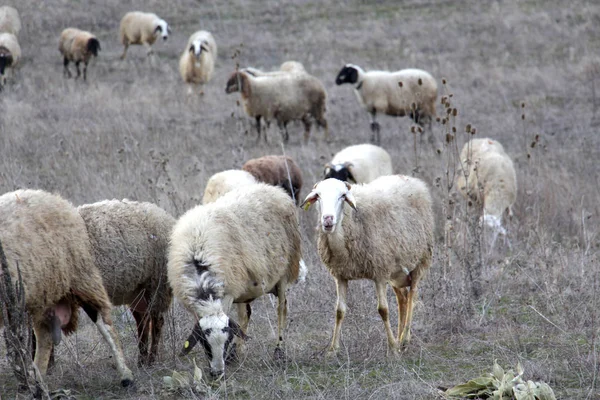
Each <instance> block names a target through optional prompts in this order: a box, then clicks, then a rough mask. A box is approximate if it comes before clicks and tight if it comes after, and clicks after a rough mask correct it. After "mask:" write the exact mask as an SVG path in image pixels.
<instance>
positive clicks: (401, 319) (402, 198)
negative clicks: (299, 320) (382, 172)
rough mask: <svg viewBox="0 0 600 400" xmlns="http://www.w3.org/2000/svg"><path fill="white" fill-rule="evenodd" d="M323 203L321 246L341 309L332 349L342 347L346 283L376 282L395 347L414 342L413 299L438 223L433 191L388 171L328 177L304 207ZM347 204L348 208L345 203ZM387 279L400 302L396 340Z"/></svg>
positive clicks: (381, 310)
mask: <svg viewBox="0 0 600 400" xmlns="http://www.w3.org/2000/svg"><path fill="white" fill-rule="evenodd" d="M317 201H318V202H319V206H320V217H319V226H318V227H319V234H318V249H319V256H320V257H321V260H322V261H323V263H324V264H325V266H326V267H327V269H328V270H329V272H330V273H331V275H332V276H333V277H334V279H335V282H336V285H337V312H336V319H335V329H334V331H333V339H332V341H331V346H330V351H332V352H335V351H337V350H338V349H339V345H340V344H339V340H340V330H341V326H342V321H343V319H344V315H345V314H346V293H347V290H348V281H349V280H354V279H370V280H372V281H374V282H375V289H376V292H377V309H378V311H379V315H380V316H381V318H382V320H383V323H384V326H385V332H386V335H387V340H388V347H389V349H390V350H391V351H396V350H397V349H398V342H399V343H400V345H401V346H402V347H405V346H406V345H407V344H408V342H409V340H410V324H411V320H412V309H413V301H414V298H415V296H416V294H417V286H418V284H419V282H420V280H421V278H422V277H423V274H424V273H425V272H426V271H427V270H428V269H429V266H430V265H431V258H432V251H433V244H434V238H433V232H434V221H433V211H432V207H431V195H430V193H429V189H428V188H427V185H425V183H424V182H423V181H421V180H419V179H416V178H412V177H407V176H401V175H388V176H383V177H380V178H378V179H376V180H374V181H373V182H371V183H368V184H357V185H352V186H350V184H348V183H347V182H342V181H339V180H337V179H326V180H324V181H321V182H319V183H318V184H316V185H315V187H314V188H313V190H312V192H311V193H310V194H309V195H308V196H307V197H306V199H305V200H304V203H303V204H302V207H305V208H306V209H307V208H308V207H310V205H311V204H313V203H315V202H317ZM345 203H347V204H348V207H344V204H345ZM386 283H389V284H390V285H391V286H392V288H393V289H394V293H395V294H396V299H397V301H398V339H397V341H396V340H395V339H394V336H393V333H392V329H391V327H390V321H389V309H388V303H387V299H386V289H387V286H386Z"/></svg>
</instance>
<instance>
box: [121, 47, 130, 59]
mask: <svg viewBox="0 0 600 400" xmlns="http://www.w3.org/2000/svg"><path fill="white" fill-rule="evenodd" d="M123 46H125V48H124V49H123V54H121V60H124V59H125V56H126V55H127V49H128V48H129V43H123Z"/></svg>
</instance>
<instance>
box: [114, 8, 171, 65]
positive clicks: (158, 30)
mask: <svg viewBox="0 0 600 400" xmlns="http://www.w3.org/2000/svg"><path fill="white" fill-rule="evenodd" d="M169 33H171V28H169V25H168V24H167V22H166V21H165V20H164V19H160V18H159V17H158V16H157V15H156V14H152V13H145V12H140V11H131V12H128V13H127V14H125V15H124V16H123V19H121V26H120V29H119V35H120V38H121V43H122V44H123V46H125V48H124V49H123V54H122V55H121V59H122V60H124V59H125V55H126V54H127V49H128V48H129V45H130V44H141V45H144V46H145V47H146V49H147V54H148V55H150V54H152V53H153V50H152V45H153V44H154V42H155V41H156V39H157V38H158V36H159V35H160V36H162V38H163V40H167V38H168V37H169Z"/></svg>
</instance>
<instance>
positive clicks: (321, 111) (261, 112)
mask: <svg viewBox="0 0 600 400" xmlns="http://www.w3.org/2000/svg"><path fill="white" fill-rule="evenodd" d="M225 92H226V93H233V92H240V93H241V96H242V102H243V104H244V111H245V112H246V114H247V115H248V116H250V117H253V118H255V119H256V130H257V131H258V140H260V134H261V127H260V120H261V118H262V119H264V120H265V122H267V124H268V123H269V122H270V121H271V120H276V121H277V125H278V127H279V129H280V130H281V132H282V135H283V139H284V140H285V141H286V142H287V140H288V139H289V134H288V132H287V124H288V123H289V122H290V121H295V120H301V121H302V122H303V123H304V141H305V142H308V139H309V137H310V128H311V119H312V118H314V119H315V120H316V121H317V124H318V125H319V126H321V127H323V128H324V129H325V138H326V139H329V129H328V126H327V120H326V119H325V111H326V101H327V93H326V92H325V88H324V87H323V84H322V83H321V82H320V81H319V80H318V79H317V78H315V77H313V76H311V75H309V74H306V73H304V74H291V73H283V74H276V75H260V76H254V75H253V74H252V73H250V72H248V71H244V70H240V71H237V72H234V73H233V74H232V75H231V76H230V77H229V79H228V80H227V86H226V88H225ZM266 140H267V136H266V134H265V141H266Z"/></svg>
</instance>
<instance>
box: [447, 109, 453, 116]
mask: <svg viewBox="0 0 600 400" xmlns="http://www.w3.org/2000/svg"><path fill="white" fill-rule="evenodd" d="M451 112H452V109H451V108H450V107H448V108H446V114H448V115H450V113H451Z"/></svg>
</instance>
